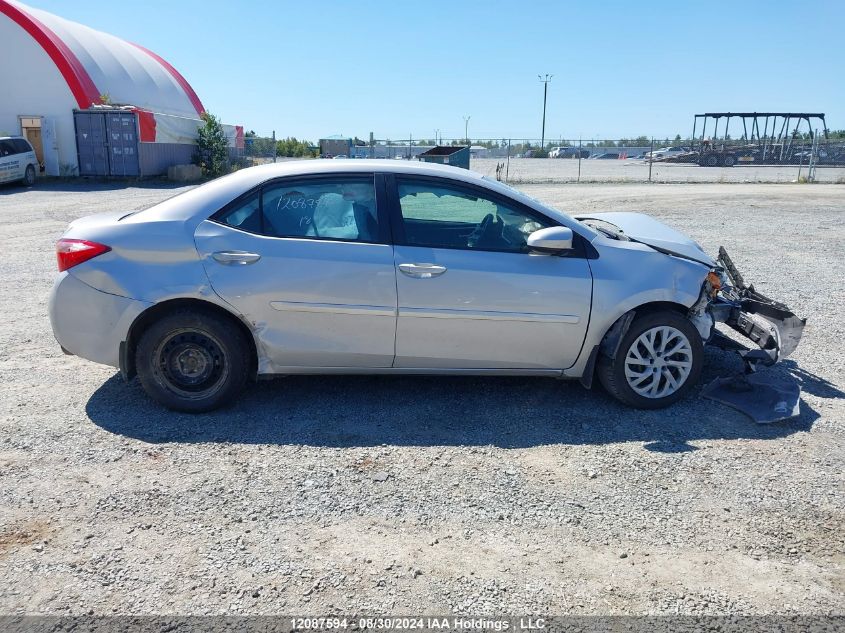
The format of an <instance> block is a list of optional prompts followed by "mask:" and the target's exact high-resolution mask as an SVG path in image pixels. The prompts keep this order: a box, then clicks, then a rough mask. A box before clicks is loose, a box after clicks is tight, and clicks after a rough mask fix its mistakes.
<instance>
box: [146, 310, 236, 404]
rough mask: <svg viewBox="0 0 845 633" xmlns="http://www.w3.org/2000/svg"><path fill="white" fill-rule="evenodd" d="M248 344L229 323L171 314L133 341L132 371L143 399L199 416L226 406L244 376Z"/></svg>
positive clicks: (208, 315)
mask: <svg viewBox="0 0 845 633" xmlns="http://www.w3.org/2000/svg"><path fill="white" fill-rule="evenodd" d="M249 359H250V355H249V345H248V343H247V340H246V338H245V336H244V334H243V333H242V332H241V330H240V329H239V328H238V327H237V325H236V324H235V323H233V322H232V321H231V320H230V319H227V318H225V317H223V316H220V315H217V314H214V313H213V312H210V311H202V310H188V309H185V310H176V311H174V312H171V313H169V314H166V315H165V316H163V317H162V318H160V319H159V320H158V321H156V322H155V323H153V324H152V325H150V327H148V328H147V330H146V331H145V332H144V333H143V335H142V336H141V339H140V340H139V341H138V346H137V348H136V352H135V368H136V370H137V372H138V379H139V380H140V381H141V385H142V386H143V388H144V391H146V392H147V395H148V396H149V397H150V398H152V399H153V400H155V401H156V402H158V403H159V404H162V405H164V406H165V407H167V408H168V409H173V410H174V411H184V412H188V413H201V412H203V411H211V410H212V409H217V408H219V407H221V406H224V405H227V404H229V403H231V402H232V401H233V400H235V398H237V396H238V395H240V393H241V392H242V391H243V389H244V386H245V385H246V382H247V379H248V377H249V367H250V362H249Z"/></svg>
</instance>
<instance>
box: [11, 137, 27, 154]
mask: <svg viewBox="0 0 845 633" xmlns="http://www.w3.org/2000/svg"><path fill="white" fill-rule="evenodd" d="M12 147H14V148H15V151H16V153H18V154H25V153H26V152H31V151H32V148H31V147H30V146H29V143H27V142H26V141H25V140H23V139H22V138H13V139H12Z"/></svg>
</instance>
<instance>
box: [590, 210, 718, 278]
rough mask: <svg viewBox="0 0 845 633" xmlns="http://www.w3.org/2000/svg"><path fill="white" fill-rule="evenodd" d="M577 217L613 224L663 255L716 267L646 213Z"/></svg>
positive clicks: (693, 245) (698, 249)
mask: <svg viewBox="0 0 845 633" xmlns="http://www.w3.org/2000/svg"><path fill="white" fill-rule="evenodd" d="M574 217H575V219H576V220H582V221H583V220H600V221H602V222H607V223H609V224H612V225H613V226H615V227H616V228H618V229H619V230H620V231H622V234H623V235H626V236H627V237H629V238H631V239H632V240H634V241H635V242H641V243H643V244H646V245H648V246H651V247H652V248H653V249H655V250H657V251H660V252H661V253H666V254H668V255H675V256H677V257H683V258H685V259H691V260H693V261H695V262H699V263H700V264H704V265H705V266H710V267H713V266H715V265H716V261H715V260H714V259H713V258H712V257H710V255H708V254H707V253H705V252H704V249H703V248H701V246H700V245H699V243H698V242H696V241H695V240H693V239H692V238H689V237H687V236H686V235H684V234H683V233H681V232H679V231H676V230H675V229H673V228H672V227H670V226H667V225H665V224H663V222H660V221H658V220H655V219H654V218H653V217H651V216H649V215H645V214H644V213H632V212H628V211H618V212H611V213H585V214H581V215H576V216H574Z"/></svg>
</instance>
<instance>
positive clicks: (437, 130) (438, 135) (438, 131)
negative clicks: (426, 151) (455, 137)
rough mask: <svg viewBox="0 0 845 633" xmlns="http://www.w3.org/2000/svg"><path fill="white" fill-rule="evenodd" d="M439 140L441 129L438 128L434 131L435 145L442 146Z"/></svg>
mask: <svg viewBox="0 0 845 633" xmlns="http://www.w3.org/2000/svg"><path fill="white" fill-rule="evenodd" d="M439 139H440V128H437V129H436V130H434V144H435V145H440V140H439Z"/></svg>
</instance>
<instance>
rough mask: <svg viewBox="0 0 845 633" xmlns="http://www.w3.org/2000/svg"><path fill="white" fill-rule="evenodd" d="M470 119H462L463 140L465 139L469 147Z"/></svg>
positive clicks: (467, 117)
mask: <svg viewBox="0 0 845 633" xmlns="http://www.w3.org/2000/svg"><path fill="white" fill-rule="evenodd" d="M471 118H472V117H471V116H469V115H467V116H465V117H464V139H466V142H467V145H469V120H470V119H471Z"/></svg>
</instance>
